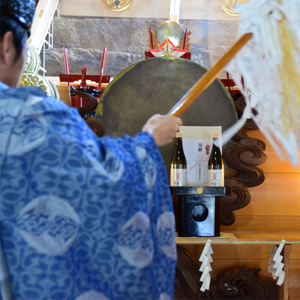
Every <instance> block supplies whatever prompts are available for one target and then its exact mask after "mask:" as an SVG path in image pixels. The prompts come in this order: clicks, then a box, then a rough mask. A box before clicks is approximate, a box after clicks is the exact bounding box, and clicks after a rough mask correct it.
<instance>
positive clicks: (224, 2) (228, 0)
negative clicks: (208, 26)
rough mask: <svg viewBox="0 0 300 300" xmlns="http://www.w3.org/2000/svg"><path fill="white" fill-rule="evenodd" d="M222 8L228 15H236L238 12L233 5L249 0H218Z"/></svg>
mask: <svg viewBox="0 0 300 300" xmlns="http://www.w3.org/2000/svg"><path fill="white" fill-rule="evenodd" d="M220 2H221V6H222V8H223V10H224V11H225V12H226V13H227V14H228V15H230V16H233V17H237V16H239V14H238V13H237V12H236V11H235V10H234V6H235V5H242V4H245V3H247V2H249V0H220Z"/></svg>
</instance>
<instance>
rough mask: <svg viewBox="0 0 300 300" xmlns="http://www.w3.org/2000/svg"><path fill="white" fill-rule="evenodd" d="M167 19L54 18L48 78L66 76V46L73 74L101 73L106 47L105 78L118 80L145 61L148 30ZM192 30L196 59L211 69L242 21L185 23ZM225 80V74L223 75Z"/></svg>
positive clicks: (48, 60) (191, 21) (48, 54)
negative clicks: (131, 68) (137, 63)
mask: <svg viewBox="0 0 300 300" xmlns="http://www.w3.org/2000/svg"><path fill="white" fill-rule="evenodd" d="M163 21H165V20H163V19H130V18H124V19H121V18H74V17H60V18H55V19H54V49H52V50H46V69H47V74H46V76H58V74H64V73H65V65H64V55H63V47H66V48H68V56H69V64H70V72H71V74H80V69H81V67H82V66H86V67H87V69H88V74H93V75H98V74H99V73H100V67H101V59H102V54H103V48H104V47H106V48H107V59H106V67H105V75H110V76H112V77H115V76H116V75H117V74H118V73H120V72H121V71H122V70H124V69H126V68H127V67H128V66H130V65H131V64H134V63H136V62H138V61H140V60H142V59H144V52H145V51H146V50H147V48H148V45H147V38H148V28H149V27H150V28H151V29H152V30H153V31H155V28H156V26H157V25H159V24H160V23H161V22H163ZM180 23H181V25H182V27H183V29H184V30H186V29H188V30H190V31H192V34H191V36H190V38H191V40H190V42H191V44H192V45H191V53H192V60H193V61H195V62H197V63H199V64H200V65H202V66H204V67H206V68H211V66H212V65H213V64H214V63H216V62H217V60H218V59H219V58H220V57H221V55H223V54H224V53H225V52H226V51H227V50H228V49H229V47H230V46H231V45H232V44H233V43H234V39H235V34H236V30H237V25H238V22H233V21H206V20H181V21H180ZM221 77H223V75H221Z"/></svg>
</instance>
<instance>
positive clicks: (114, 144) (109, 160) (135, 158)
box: [0, 83, 176, 300]
mask: <svg viewBox="0 0 300 300" xmlns="http://www.w3.org/2000/svg"><path fill="white" fill-rule="evenodd" d="M0 122H1V124H0V168H1V169H0V187H1V188H0V196H1V199H0V221H1V248H2V252H3V255H4V259H5V262H6V269H7V273H8V277H9V283H10V286H11V290H12V293H13V296H14V299H25V300H33V299H38V300H41V299H47V300H50V299H51V300H54V299H59V300H62V299H72V300H74V299H76V300H100V299H101V300H106V299H132V300H138V299H151V300H152V299H161V300H168V299H172V298H173V286H174V276H175V265H176V245H175V225H174V214H173V207H172V199H171V195H170V189H169V184H168V179H167V176H166V170H165V166H164V163H163V160H162V158H161V156H160V153H159V151H158V149H157V146H156V144H155V141H154V139H153V137H152V136H151V135H150V134H149V133H147V132H141V133H139V134H137V135H136V136H135V137H130V136H128V135H125V136H123V137H122V138H116V137H103V138H98V137H97V136H96V135H95V134H94V133H93V132H92V131H91V130H90V128H89V127H88V126H87V125H86V123H85V122H84V120H83V119H82V118H81V117H80V115H79V114H78V112H77V110H76V109H73V108H69V107H67V106H66V105H65V104H64V103H63V102H61V101H59V100H57V99H53V98H48V97H46V95H45V94H44V93H43V92H42V91H41V90H40V89H38V88H35V87H25V88H20V89H19V88H8V87H7V86H5V85H4V84H2V83H0ZM0 273H1V272H0ZM0 275H1V274H0ZM0 277H1V276H0Z"/></svg>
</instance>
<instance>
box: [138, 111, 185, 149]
mask: <svg viewBox="0 0 300 300" xmlns="http://www.w3.org/2000/svg"><path fill="white" fill-rule="evenodd" d="M180 125H182V121H181V119H180V118H177V117H174V116H168V115H159V114H156V115H154V116H152V117H151V118H150V119H149V120H148V121H147V123H146V124H145V125H144V127H143V129H142V131H147V132H149V133H150V134H152V136H153V137H154V139H155V142H156V145H157V146H158V147H160V146H164V145H166V144H169V143H171V142H172V140H173V139H174V138H175V135H176V132H177V131H178V130H179V126H180Z"/></svg>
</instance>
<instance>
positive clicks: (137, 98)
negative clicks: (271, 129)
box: [95, 57, 237, 173]
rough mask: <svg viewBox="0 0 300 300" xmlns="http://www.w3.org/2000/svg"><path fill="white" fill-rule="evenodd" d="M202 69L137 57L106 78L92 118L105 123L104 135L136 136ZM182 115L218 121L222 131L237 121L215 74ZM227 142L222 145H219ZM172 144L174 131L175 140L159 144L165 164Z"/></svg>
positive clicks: (187, 119) (199, 121) (197, 122)
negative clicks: (107, 79) (212, 80)
mask: <svg viewBox="0 0 300 300" xmlns="http://www.w3.org/2000/svg"><path fill="white" fill-rule="evenodd" d="M206 71H207V70H206V69H205V68H204V67H202V66H201V65H199V64H197V63H195V62H193V61H190V60H186V59H181V58H170V57H169V58H167V57H163V58H161V57H156V58H151V59H147V60H142V61H139V62H138V63H136V64H135V65H132V66H130V67H129V68H127V69H125V70H124V71H123V72H121V73H120V74H119V75H117V76H116V77H115V78H114V80H113V81H112V82H110V84H109V85H108V87H107V88H106V89H105V91H104V92H103V95H102V97H101V98H100V102H99V104H98V107H97V112H96V115H95V119H96V120H99V121H101V122H102V123H103V124H104V126H105V135H113V136H122V135H124V134H125V133H126V134H129V135H131V136H134V135H135V134H137V133H138V132H139V131H141V129H142V127H143V125H144V124H145V123H146V121H147V120H148V119H149V118H150V117H151V116H152V115H154V114H157V113H158V114H167V113H168V111H169V110H170V109H171V108H172V107H173V105H174V104H175V103H177V102H178V100H179V99H180V98H181V97H182V96H183V95H184V94H185V93H186V92H187V91H188V90H189V89H190V88H191V87H192V86H193V85H194V84H195V83H196V82H197V81H198V80H199V78H200V77H202V76H203V74H204V73H205V72H206ZM102 105H103V107H102ZM102 108H103V110H102ZM101 113H102V116H101ZM181 119H182V121H183V125H185V126H222V128H223V131H224V130H225V129H227V128H228V127H230V126H231V125H232V124H234V123H235V122H236V121H237V114H236V110H235V107H234V103H233V100H232V98H231V96H230V94H229V93H228V91H227V90H226V88H225V87H224V85H223V84H222V83H221V81H220V80H218V79H216V80H215V81H214V82H213V83H212V84H211V85H210V86H209V87H208V88H207V89H206V90H205V92H204V93H202V95H200V96H199V97H198V98H197V99H196V100H195V102H194V103H193V104H192V105H191V106H190V107H189V108H188V109H187V110H186V111H185V112H184V113H183V114H182V116H181ZM229 146H230V143H229V144H227V145H224V146H223V151H225V150H226V149H227V148H228V147H229ZM174 148H175V137H174V141H173V143H171V144H169V145H166V146H163V147H160V152H161V154H162V157H163V159H164V162H165V165H166V168H167V170H169V169H170V162H171V158H172V154H173V152H174ZM223 153H224V152H223ZM168 173H169V172H168Z"/></svg>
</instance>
